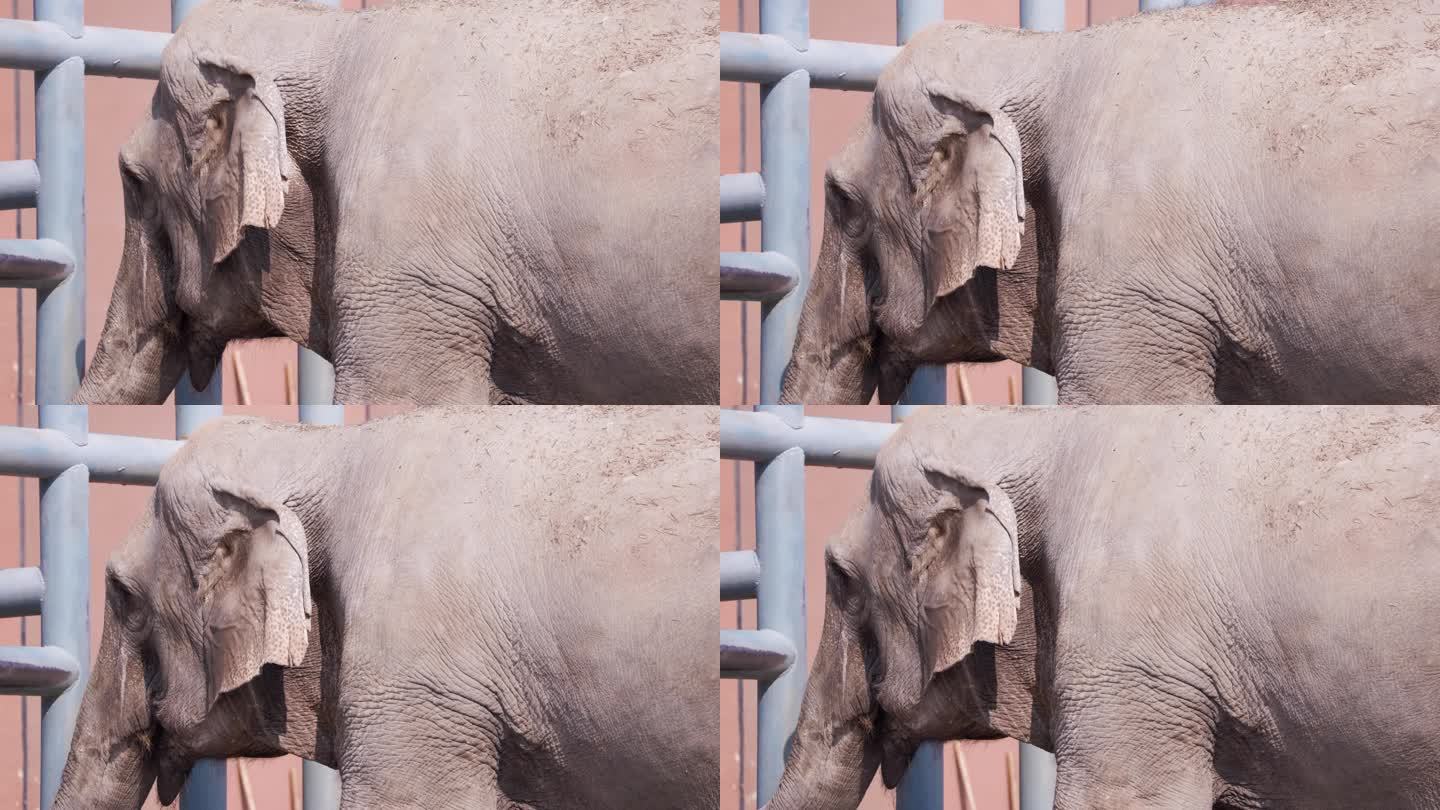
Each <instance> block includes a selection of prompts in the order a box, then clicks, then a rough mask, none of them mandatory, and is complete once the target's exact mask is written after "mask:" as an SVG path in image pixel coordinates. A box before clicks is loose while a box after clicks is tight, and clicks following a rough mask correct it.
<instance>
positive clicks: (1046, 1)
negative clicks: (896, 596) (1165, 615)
mask: <svg viewBox="0 0 1440 810" xmlns="http://www.w3.org/2000/svg"><path fill="white" fill-rule="evenodd" d="M1020 26H1021V27H1022V28H1026V29H1029V30H1032V31H1064V30H1065V0H1020ZM1056 396H1057V388H1056V385H1055V378H1054V377H1052V376H1050V375H1049V374H1046V373H1045V372H1043V371H1039V370H1037V369H1033V368H1029V367H1028V366H1027V367H1025V368H1022V369H1021V370H1020V401H1021V403H1022V404H1025V405H1054V404H1055V402H1056ZM1019 766H1020V810H1050V809H1051V808H1052V807H1054V806H1055V757H1054V755H1053V754H1050V753H1048V752H1045V751H1042V750H1040V749H1039V748H1036V747H1035V746H1033V745H1028V744H1026V743H1020V760H1019Z"/></svg>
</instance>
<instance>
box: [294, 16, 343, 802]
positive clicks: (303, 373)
mask: <svg viewBox="0 0 1440 810" xmlns="http://www.w3.org/2000/svg"><path fill="white" fill-rule="evenodd" d="M315 2H316V3H318V4H319V5H322V6H329V7H331V8H337V9H338V8H340V0H315ZM298 349H299V352H300V354H299V357H298V358H297V360H296V362H295V377H296V380H297V383H296V384H297V386H298V388H299V389H300V390H299V394H300V397H299V398H300V421H302V422H312V421H313V422H317V423H319V424H326V425H343V424H345V410H344V408H343V407H342V408H338V409H337V408H324V409H320V410H314V409H311V410H307V406H312V405H323V406H329V405H331V404H332V403H334V401H335V367H334V366H332V365H330V361H328V360H326V359H325V358H323V357H321V356H320V355H318V354H316V353H315V352H312V351H310V350H309V349H307V348H305V347H304V346H300V347H298ZM307 413H308V414H310V415H311V416H313V417H314V418H313V419H308V418H306V414H307ZM312 768H322V769H324V770H326V771H329V769H328V768H324V766H323V765H316V764H314V763H311V762H307V763H305V777H306V779H305V781H306V788H305V796H306V800H305V810H332V808H338V807H339V806H340V798H339V796H340V792H339V787H340V783H339V779H338V777H337V776H336V775H335V772H334V771H329V775H326V774H323V773H321V772H320V771H315V772H314V773H313V775H312V772H311V769H312ZM311 782H314V783H315V785H316V789H315V794H314V796H315V800H314V803H313V804H312V803H311V801H310V795H311V790H310V787H309V785H310V783H311ZM332 788H333V796H332V790H331V789H332Z"/></svg>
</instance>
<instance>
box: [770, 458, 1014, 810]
mask: <svg viewBox="0 0 1440 810" xmlns="http://www.w3.org/2000/svg"><path fill="white" fill-rule="evenodd" d="M1017 531H1018V530H1017V526H1016V516H1015V510H1014V508H1013V507H1012V506H1011V502H1010V499H1009V497H1008V496H1007V495H1006V493H1005V491H1004V490H1003V489H1001V488H1000V487H999V486H998V485H996V483H995V482H993V481H991V480H987V479H985V478H983V477H981V476H979V475H977V474H976V472H975V471H972V470H968V469H965V468H964V467H963V465H958V464H955V463H952V462H951V461H950V460H948V459H947V458H945V457H942V456H940V455H927V454H924V453H923V451H917V452H911V451H910V450H908V449H901V448H893V443H892V445H890V446H887V449H886V450H885V451H882V453H881V457H880V458H879V459H877V465H876V471H875V475H874V477H873V479H872V483H871V494H870V500H869V503H868V504H866V506H865V507H864V508H863V510H862V511H860V512H859V513H857V514H856V515H855V516H853V517H852V519H851V520H850V522H849V523H848V524H847V526H846V527H845V529H844V530H843V531H842V532H841V534H840V536H839V537H838V539H837V540H836V541H835V542H833V543H832V544H831V545H830V546H829V547H828V548H827V549H826V553H825V570H826V580H825V596H826V603H825V624H824V628H823V630H822V633H821V638H820V646H819V650H818V651H817V653H816V658H815V661H814V664H813V667H812V670H811V673H810V678H809V681H808V682H807V684H806V687H805V697H804V700H803V702H802V703H801V707H800V719H799V724H798V726H797V728H796V729H795V734H794V737H793V744H792V747H791V750H790V752H789V755H788V757H787V760H786V765H785V773H784V776H783V777H782V779H781V782H780V786H779V789H778V791H777V792H776V794H775V796H774V798H773V799H772V800H771V801H770V803H769V805H768V807H769V810H787V809H788V808H801V807H804V808H809V809H810V810H817V809H824V810H829V809H832V808H833V809H835V810H840V809H841V808H845V809H847V810H848V809H853V808H855V807H856V806H858V805H859V803H860V800H861V799H862V797H863V796H864V794H865V791H866V789H867V788H868V786H869V784H870V781H871V779H872V778H873V776H874V774H875V770H876V769H877V768H879V769H880V771H881V775H882V777H883V779H884V782H885V785H886V786H887V787H890V788H894V787H895V786H896V785H898V784H899V782H900V778H901V777H902V776H903V775H904V773H905V770H906V768H907V766H908V765H909V762H910V758H911V757H912V755H913V754H914V752H915V749H916V748H917V747H918V745H919V744H920V743H921V742H924V741H925V740H931V739H955V738H968V739H987V738H995V737H999V736H1004V734H1003V732H1002V731H1001V730H1000V729H999V728H996V724H995V721H994V720H993V718H992V716H991V713H992V711H993V710H994V709H995V704H996V701H997V698H996V695H997V684H996V679H995V676H994V665H993V659H992V656H991V651H992V647H993V645H1006V644H1009V643H1010V642H1011V640H1012V638H1014V637H1015V636H1016V631H1017V625H1018V623H1019V615H1020V610H1019V608H1020V601H1021V577H1020V562H1019V546H1018V539H1017Z"/></svg>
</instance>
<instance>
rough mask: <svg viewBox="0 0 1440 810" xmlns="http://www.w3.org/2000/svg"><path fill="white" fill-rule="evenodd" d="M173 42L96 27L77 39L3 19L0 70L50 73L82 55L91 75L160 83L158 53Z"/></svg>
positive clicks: (45, 26) (157, 34)
mask: <svg viewBox="0 0 1440 810" xmlns="http://www.w3.org/2000/svg"><path fill="white" fill-rule="evenodd" d="M169 41H170V34H167V33H164V32H161V31H133V30H131V29H128V28H103V27H100V26H93V25H87V26H85V35H84V36H82V37H79V38H78V39H77V38H76V37H72V36H70V35H69V34H67V33H65V30H64V29H62V28H61V27H60V26H58V25H56V24H55V23H51V22H35V21H31V20H0V67H7V68H19V69H21V70H49V69H50V68H52V67H55V66H56V65H58V64H60V63H61V62H64V61H65V60H66V59H69V58H70V57H72V56H78V57H80V58H81V59H83V60H84V61H85V72H86V73H87V74H89V75H91V76H120V77H123V78H130V79H158V78H160V53H161V51H163V50H164V49H165V43H166V42H169Z"/></svg>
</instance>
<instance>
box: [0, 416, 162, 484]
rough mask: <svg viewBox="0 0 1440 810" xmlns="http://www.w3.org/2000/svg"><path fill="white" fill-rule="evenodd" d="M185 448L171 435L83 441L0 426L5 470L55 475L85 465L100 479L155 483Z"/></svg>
mask: <svg viewBox="0 0 1440 810" xmlns="http://www.w3.org/2000/svg"><path fill="white" fill-rule="evenodd" d="M179 448H180V442H177V441H172V440H170V439H149V438H145V437H142V436H111V435H107V434H103V433H95V434H91V435H90V437H89V439H88V440H87V441H86V442H85V443H84V444H77V443H76V442H74V441H72V440H71V439H70V437H69V436H67V435H66V434H65V433H64V432H62V431H59V430H47V429H39V430H37V429H35V428H20V427H10V426H0V475H26V476H32V477H35V478H51V477H54V476H56V475H59V474H60V473H62V472H64V471H65V470H67V469H69V468H70V467H73V466H76V465H78V464H83V465H84V466H85V467H87V468H88V469H89V470H90V480H91V481H94V482H96V483H105V484H154V483H155V480H156V479H157V478H158V477H159V475H160V467H161V466H162V465H163V464H164V463H165V461H166V460H167V459H169V458H170V456H171V455H172V454H173V453H174V452H175V451H176V450H178V449H179Z"/></svg>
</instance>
